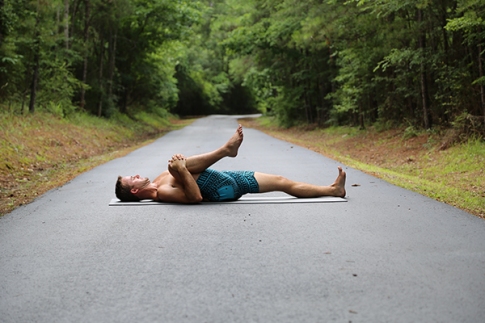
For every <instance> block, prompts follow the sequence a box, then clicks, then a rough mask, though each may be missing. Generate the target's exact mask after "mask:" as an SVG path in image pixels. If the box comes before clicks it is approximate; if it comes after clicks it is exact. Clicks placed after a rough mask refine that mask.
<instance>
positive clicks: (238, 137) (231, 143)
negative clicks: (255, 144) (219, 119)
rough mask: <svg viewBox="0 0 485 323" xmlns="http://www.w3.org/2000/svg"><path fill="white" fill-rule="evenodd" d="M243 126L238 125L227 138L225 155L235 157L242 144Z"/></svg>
mask: <svg viewBox="0 0 485 323" xmlns="http://www.w3.org/2000/svg"><path fill="white" fill-rule="evenodd" d="M243 137H244V134H243V128H242V126H241V125H239V126H238V127H237V129H236V132H235V133H234V135H232V137H231V138H230V139H229V140H228V142H227V143H226V144H225V148H226V149H227V156H228V157H236V156H237V152H238V150H239V147H240V146H241V144H242V141H243Z"/></svg>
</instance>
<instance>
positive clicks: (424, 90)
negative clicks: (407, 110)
mask: <svg viewBox="0 0 485 323" xmlns="http://www.w3.org/2000/svg"><path fill="white" fill-rule="evenodd" d="M422 22H423V11H422V10H421V9H418V23H419V30H420V32H419V49H420V50H421V53H422V57H421V78H420V79H421V98H422V103H423V121H424V128H425V129H430V128H431V126H432V125H431V114H430V111H429V103H428V101H429V100H428V83H427V77H426V63H425V61H426V32H425V30H424V28H423V26H422Z"/></svg>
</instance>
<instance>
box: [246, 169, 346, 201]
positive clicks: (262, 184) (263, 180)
mask: <svg viewBox="0 0 485 323" xmlns="http://www.w3.org/2000/svg"><path fill="white" fill-rule="evenodd" d="M338 170H339V175H338V177H337V179H336V180H335V182H334V183H333V184H332V185H329V186H318V185H312V184H307V183H301V182H295V181H292V180H289V179H287V178H285V177H283V176H279V175H271V174H264V173H258V172H255V173H254V178H255V179H256V181H257V182H258V185H259V192H260V193H266V192H274V191H280V192H285V193H286V194H290V195H293V196H296V197H320V196H338V197H345V194H346V192H345V178H346V174H345V172H344V171H343V170H342V167H338Z"/></svg>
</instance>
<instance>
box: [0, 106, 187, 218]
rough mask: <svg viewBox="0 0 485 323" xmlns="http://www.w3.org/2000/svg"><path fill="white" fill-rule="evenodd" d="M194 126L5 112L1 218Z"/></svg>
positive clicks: (152, 119) (1, 120) (153, 118)
mask: <svg viewBox="0 0 485 323" xmlns="http://www.w3.org/2000/svg"><path fill="white" fill-rule="evenodd" d="M192 121H193V120H177V119H175V118H170V117H160V116H157V115H149V116H148V115H147V114H145V113H143V114H141V115H135V116H133V117H131V118H129V117H127V116H126V115H117V116H114V117H113V118H111V119H102V118H97V117H94V116H91V115H88V114H83V113H76V114H73V115H70V116H69V117H67V118H61V117H57V116H55V115H52V114H49V113H43V112H37V113H35V114H27V115H15V114H12V113H6V112H0V156H1V159H0V215H3V214H6V213H8V212H11V211H12V210H13V209H15V208H16V207H18V206H20V205H23V204H26V203H29V202H31V201H32V200H33V199H35V198H36V197H37V196H40V195H42V194H44V193H45V192H47V191H48V190H50V189H52V188H55V187H58V186H61V185H63V184H65V183H66V182H68V181H70V180H71V179H73V178H74V177H76V176H77V175H79V174H81V173H83V172H85V171H87V170H90V169H92V168H94V167H96V166H98V165H101V164H103V163H105V162H107V161H109V160H112V159H114V158H118V157H121V156H124V155H126V154H127V153H129V152H131V151H133V150H135V149H136V148H138V147H141V146H143V145H146V144H148V143H150V142H152V141H153V140H154V139H156V138H158V137H160V136H162V135H163V134H164V133H166V132H168V131H170V130H173V129H177V128H180V127H183V126H185V125H187V124H189V123H191V122H192Z"/></svg>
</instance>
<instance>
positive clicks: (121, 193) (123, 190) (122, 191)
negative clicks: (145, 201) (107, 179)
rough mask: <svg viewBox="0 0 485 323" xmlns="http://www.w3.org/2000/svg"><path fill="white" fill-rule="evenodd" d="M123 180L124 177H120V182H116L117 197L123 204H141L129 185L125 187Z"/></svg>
mask: <svg viewBox="0 0 485 323" xmlns="http://www.w3.org/2000/svg"><path fill="white" fill-rule="evenodd" d="M122 179H123V177H121V176H118V180H117V181H116V187H115V193H116V197H117V198H118V199H119V200H120V201H122V202H139V201H140V199H139V198H138V197H136V196H135V195H134V194H133V193H131V187H130V186H129V185H124V184H123V182H122V181H121V180H122Z"/></svg>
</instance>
